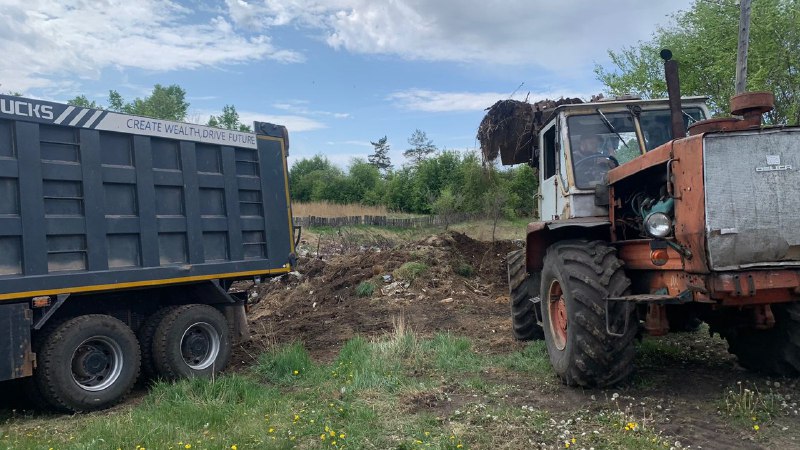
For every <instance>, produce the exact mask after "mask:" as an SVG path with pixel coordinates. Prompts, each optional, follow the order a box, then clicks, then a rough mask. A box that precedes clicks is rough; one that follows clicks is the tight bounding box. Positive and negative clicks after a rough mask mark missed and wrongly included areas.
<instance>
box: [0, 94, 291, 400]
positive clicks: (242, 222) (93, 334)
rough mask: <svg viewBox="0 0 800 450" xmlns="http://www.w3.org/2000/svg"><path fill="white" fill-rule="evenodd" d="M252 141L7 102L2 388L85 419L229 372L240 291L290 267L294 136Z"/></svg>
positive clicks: (277, 133)
mask: <svg viewBox="0 0 800 450" xmlns="http://www.w3.org/2000/svg"><path fill="white" fill-rule="evenodd" d="M254 130H255V132H254V133H245V132H239V131H232V130H225V129H220V128H214V127H206V126H201V125H196V124H189V123H179V122H172V121H166V120H156V119H152V118H148V117H137V116H132V115H126V114H120V113H117V112H112V111H105V110H95V109H90V108H83V107H77V106H70V105H66V104H60V103H53V102H47V101H41V100H37V99H29V98H23V97H16V96H6V95H0V335H2V339H0V382H3V383H9V382H15V383H20V384H21V385H22V388H24V389H25V390H26V392H27V393H28V396H27V397H28V398H29V399H30V400H31V401H32V402H35V403H36V404H37V405H38V406H45V407H49V408H54V409H57V410H62V411H90V410H96V409H102V408H107V407H109V406H111V405H113V404H115V403H117V402H119V401H120V400H121V399H122V398H123V397H124V396H125V395H126V394H127V393H128V392H129V391H130V389H131V387H132V386H133V385H134V383H135V382H136V381H137V378H139V376H140V373H142V374H144V375H145V376H147V377H158V378H164V379H176V378H181V377H208V376H211V375H213V374H214V373H217V372H219V371H220V370H222V369H223V368H225V366H226V364H227V363H228V360H229V359H230V357H231V351H232V346H233V345H234V344H235V343H237V342H239V341H241V340H244V339H246V338H247V336H248V331H247V320H246V317H245V306H246V298H245V297H246V294H244V295H243V294H242V293H241V292H238V293H237V292H235V291H234V290H231V286H232V285H233V283H234V282H236V281H240V280H251V281H254V282H260V281H261V280H262V279H264V278H265V277H270V276H275V275H279V274H284V273H287V272H290V271H291V270H292V269H293V266H294V264H295V257H294V245H295V242H294V234H295V229H294V227H293V225H292V215H291V205H290V200H289V191H288V171H287V164H286V157H287V152H288V147H289V143H288V134H287V130H286V128H285V127H283V126H279V125H274V124H269V123H260V122H255V123H254ZM8 380H16V381H8Z"/></svg>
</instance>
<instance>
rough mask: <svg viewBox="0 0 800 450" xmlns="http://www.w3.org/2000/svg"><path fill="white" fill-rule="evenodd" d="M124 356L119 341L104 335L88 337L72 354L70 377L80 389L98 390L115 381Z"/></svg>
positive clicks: (107, 386) (120, 371) (120, 370)
mask: <svg viewBox="0 0 800 450" xmlns="http://www.w3.org/2000/svg"><path fill="white" fill-rule="evenodd" d="M123 364H124V357H123V353H122V347H120V345H119V343H118V342H117V341H115V340H113V339H111V338H109V337H106V336H95V337H92V338H89V339H87V340H85V341H83V343H82V344H81V345H79V346H78V348H76V349H75V352H74V353H73V354H72V379H73V380H74V381H75V383H77V384H78V386H80V387H81V389H84V390H87V391H90V392H98V391H102V390H104V389H107V388H109V387H110V386H111V385H113V384H114V383H116V381H117V379H118V378H119V376H120V374H121V373H122V366H123Z"/></svg>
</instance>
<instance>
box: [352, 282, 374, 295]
mask: <svg viewBox="0 0 800 450" xmlns="http://www.w3.org/2000/svg"><path fill="white" fill-rule="evenodd" d="M374 292H375V283H373V282H371V281H362V282H361V283H359V285H358V286H356V295H358V296H359V297H372V294H373V293H374Z"/></svg>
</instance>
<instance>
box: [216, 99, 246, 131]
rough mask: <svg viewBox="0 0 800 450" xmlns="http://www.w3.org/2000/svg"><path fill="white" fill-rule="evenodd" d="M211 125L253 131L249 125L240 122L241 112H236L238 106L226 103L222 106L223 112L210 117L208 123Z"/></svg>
mask: <svg viewBox="0 0 800 450" xmlns="http://www.w3.org/2000/svg"><path fill="white" fill-rule="evenodd" d="M206 125H208V126H210V127H218V128H225V129H226V130H237V131H247V132H250V131H253V130H252V129H251V128H250V126H249V125H245V124H243V123H241V122H239V113H238V112H236V107H235V106H233V105H225V106H223V107H222V114H220V115H219V116H211V117H209V118H208V123H207V124H206Z"/></svg>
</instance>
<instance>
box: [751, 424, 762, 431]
mask: <svg viewBox="0 0 800 450" xmlns="http://www.w3.org/2000/svg"><path fill="white" fill-rule="evenodd" d="M753 429H754V430H756V431H758V430H759V429H761V427H759V426H758V425H753Z"/></svg>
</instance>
